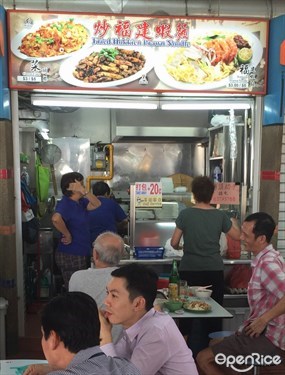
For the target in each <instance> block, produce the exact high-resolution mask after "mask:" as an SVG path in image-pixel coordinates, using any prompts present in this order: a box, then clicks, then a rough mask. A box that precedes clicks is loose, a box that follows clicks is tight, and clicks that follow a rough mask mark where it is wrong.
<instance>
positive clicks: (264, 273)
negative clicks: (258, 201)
mask: <svg viewBox="0 0 285 375" xmlns="http://www.w3.org/2000/svg"><path fill="white" fill-rule="evenodd" d="M275 226H276V225H275V222H274V220H273V219H272V217H271V216H270V215H268V214H266V213H264V212H257V213H254V214H251V215H249V216H248V217H247V218H246V219H245V221H244V223H243V225H242V233H241V240H242V241H243V243H244V246H245V249H246V251H248V252H251V253H252V254H253V255H254V256H255V258H254V259H253V260H252V262H251V266H252V269H253V272H252V277H251V279H250V281H249V283H248V303H249V307H250V314H249V317H248V319H246V320H245V321H244V323H243V324H242V325H241V327H240V328H239V330H238V332H236V334H235V335H232V336H229V337H226V338H225V339H223V340H222V341H220V342H219V343H217V344H215V345H213V346H211V347H209V348H207V349H204V350H202V351H201V352H200V353H199V354H198V356H197V362H198V365H199V366H200V368H201V369H202V370H203V371H204V372H205V374H211V375H220V374H223V373H224V372H223V367H221V365H222V364H224V360H223V359H225V360H226V358H227V357H228V356H231V358H235V357H238V358H239V359H240V358H245V357H246V356H248V358H249V359H250V358H252V355H253V353H258V354H259V355H263V356H270V358H272V357H273V356H280V358H282V357H283V358H284V356H285V351H284V350H285V314H284V313H285V306H284V297H283V296H284V295H285V263H284V259H283V258H282V256H281V255H280V253H279V252H278V251H276V250H274V248H273V246H272V245H271V244H270V241H271V238H272V235H273V233H274V231H275ZM282 297H283V298H282ZM278 301H279V302H278ZM282 303H283V305H282ZM238 358H237V361H238ZM275 358H277V357H275ZM278 358H279V357H278ZM277 362H278V361H277ZM272 364H274V363H272ZM275 364H276V363H275ZM233 366H235V367H238V365H237V362H236V363H233ZM247 367H248V366H247Z"/></svg>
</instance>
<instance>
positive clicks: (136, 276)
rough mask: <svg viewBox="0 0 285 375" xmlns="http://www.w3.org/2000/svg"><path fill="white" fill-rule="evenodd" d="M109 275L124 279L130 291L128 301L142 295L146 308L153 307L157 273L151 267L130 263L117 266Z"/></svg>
mask: <svg viewBox="0 0 285 375" xmlns="http://www.w3.org/2000/svg"><path fill="white" fill-rule="evenodd" d="M111 275H112V276H114V277H121V278H124V279H126V289H127V290H128V292H129V293H130V297H129V299H130V301H133V300H134V299H135V298H136V297H139V296H142V297H143V298H144V299H145V303H146V306H145V308H146V310H147V311H149V310H150V309H151V308H152V307H153V302H154V300H155V298H156V293H157V280H158V275H157V273H156V272H155V271H154V270H153V269H152V268H149V267H147V266H144V265H142V264H137V263H130V264H127V265H125V266H122V267H120V268H117V269H116V270H114V271H113V272H112V273H111Z"/></svg>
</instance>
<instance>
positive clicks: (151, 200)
mask: <svg viewBox="0 0 285 375" xmlns="http://www.w3.org/2000/svg"><path fill="white" fill-rule="evenodd" d="M135 185H136V193H135V199H136V207H161V206H162V188H161V182H136V183H135Z"/></svg>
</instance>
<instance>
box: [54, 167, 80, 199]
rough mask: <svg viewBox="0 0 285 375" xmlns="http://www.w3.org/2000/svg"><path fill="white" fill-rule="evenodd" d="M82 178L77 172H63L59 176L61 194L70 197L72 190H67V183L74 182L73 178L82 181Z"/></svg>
mask: <svg viewBox="0 0 285 375" xmlns="http://www.w3.org/2000/svg"><path fill="white" fill-rule="evenodd" d="M83 179H84V177H83V176H82V174H81V173H79V172H69V173H66V174H64V175H63V176H62V177H61V181H60V187H61V191H62V194H63V195H65V196H67V197H71V196H72V194H73V192H72V191H70V190H67V189H68V188H69V184H71V183H72V182H75V180H77V181H83Z"/></svg>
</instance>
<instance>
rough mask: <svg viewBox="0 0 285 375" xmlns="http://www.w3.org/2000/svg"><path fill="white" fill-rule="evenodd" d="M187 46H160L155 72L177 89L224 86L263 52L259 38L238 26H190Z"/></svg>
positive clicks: (248, 68) (253, 65) (254, 62)
mask: <svg viewBox="0 0 285 375" xmlns="http://www.w3.org/2000/svg"><path fill="white" fill-rule="evenodd" d="M188 42H189V47H185V48H184V47H183V48H181V47H179V48H160V49H159V51H158V54H159V55H158V56H159V60H158V61H157V63H156V64H155V67H154V69H155V73H156V75H157V76H158V78H159V79H160V81H161V82H163V83H164V84H166V85H167V86H169V87H171V88H174V89H179V90H203V89H205V90H211V89H216V88H220V87H223V86H227V85H228V83H229V81H230V79H235V77H237V76H238V75H239V74H240V72H241V71H242V70H243V71H244V69H245V67H246V70H247V71H250V69H251V68H255V67H256V66H257V65H258V64H259V63H260V60H261V58H262V55H263V48H262V45H261V43H260V41H259V39H258V38H257V37H256V36H255V35H254V34H252V33H251V32H249V31H248V30H243V29H241V28H236V29H235V30H232V29H227V28H222V27H220V28H219V29H218V30H212V29H206V30H201V29H199V30H197V31H196V30H194V31H193V33H192V34H191V38H190V39H189V41H188Z"/></svg>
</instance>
